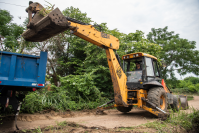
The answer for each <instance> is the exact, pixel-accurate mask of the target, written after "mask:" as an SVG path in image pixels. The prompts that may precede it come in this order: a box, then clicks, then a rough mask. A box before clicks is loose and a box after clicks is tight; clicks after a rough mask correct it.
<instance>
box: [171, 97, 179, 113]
mask: <svg viewBox="0 0 200 133" xmlns="http://www.w3.org/2000/svg"><path fill="white" fill-rule="evenodd" d="M171 108H172V110H173V111H179V110H180V109H181V101H180V98H179V97H177V96H176V95H173V104H171Z"/></svg>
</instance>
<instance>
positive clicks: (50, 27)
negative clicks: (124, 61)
mask: <svg viewBox="0 0 200 133" xmlns="http://www.w3.org/2000/svg"><path fill="white" fill-rule="evenodd" d="M32 4H34V3H32ZM35 5H37V6H38V3H37V4H35ZM29 6H31V5H29ZM29 9H34V8H29ZM29 12H31V11H29ZM29 15H30V14H29ZM30 20H31V21H30V22H29V27H28V29H27V30H26V31H25V32H24V33H23V34H22V36H23V37H24V39H25V40H27V41H32V42H41V41H45V40H47V39H48V38H51V37H53V36H55V35H57V34H59V33H62V32H63V31H65V30H71V33H72V34H74V35H76V36H78V37H80V38H82V39H84V40H86V41H88V42H90V43H92V44H94V45H97V46H99V47H101V48H104V49H105V51H106V56H107V61H108V65H109V70H110V74H111V78H112V82H113V89H114V95H115V103H116V104H117V105H123V106H125V107H127V106H128V104H127V87H126V81H127V77H126V75H125V73H124V72H123V70H122V68H121V66H120V64H119V62H118V60H117V58H116V56H115V53H114V50H117V49H119V39H118V38H116V37H114V36H112V35H109V34H105V33H103V32H99V31H98V30H96V29H95V28H94V27H93V26H92V25H83V24H79V23H75V22H72V21H69V20H67V17H65V16H64V15H63V14H62V13H61V12H60V10H59V9H58V8H56V9H55V10H53V11H52V12H50V13H49V14H47V15H46V16H41V14H39V11H37V12H36V13H35V16H34V17H33V19H30Z"/></svg>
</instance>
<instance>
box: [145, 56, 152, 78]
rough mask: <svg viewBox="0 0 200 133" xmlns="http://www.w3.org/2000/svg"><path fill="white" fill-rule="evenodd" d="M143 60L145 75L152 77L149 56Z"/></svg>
mask: <svg viewBox="0 0 200 133" xmlns="http://www.w3.org/2000/svg"><path fill="white" fill-rule="evenodd" d="M145 62H146V71H147V76H151V77H154V71H153V64H152V61H151V58H148V57H146V58H145Z"/></svg>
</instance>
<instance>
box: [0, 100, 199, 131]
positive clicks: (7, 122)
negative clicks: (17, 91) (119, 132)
mask: <svg viewBox="0 0 200 133" xmlns="http://www.w3.org/2000/svg"><path fill="white" fill-rule="evenodd" d="M189 106H192V107H194V108H199V96H194V100H191V101H189ZM185 111H186V112H189V110H185ZM105 113H106V114H105V115H96V110H85V111H77V112H71V111H66V112H55V111H47V112H45V113H44V114H39V113H38V114H20V115H19V117H18V127H19V128H20V129H34V128H38V127H40V128H44V127H47V126H50V125H54V126H55V125H57V123H59V122H63V121H66V122H67V123H76V124H78V125H82V126H84V127H87V130H88V131H90V130H92V128H93V127H95V128H101V129H105V130H106V129H113V128H115V127H133V126H138V125H141V124H144V123H147V122H152V121H155V120H157V118H156V117H154V116H153V115H152V114H150V113H149V112H147V111H144V110H142V109H138V108H134V109H132V111H131V112H130V113H127V114H124V113H121V112H118V111H117V110H114V109H113V110H107V111H105ZM13 120H14V117H13V116H8V117H4V118H3V125H0V131H5V132H8V131H13V130H15V126H14V121H13ZM69 128H70V129H71V128H73V127H71V126H69ZM81 129H84V130H85V129H86V128H83V127H82V128H81ZM71 130H73V129H71Z"/></svg>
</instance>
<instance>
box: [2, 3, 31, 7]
mask: <svg viewBox="0 0 200 133" xmlns="http://www.w3.org/2000/svg"><path fill="white" fill-rule="evenodd" d="M0 3H4V4H8V5H14V6H21V7H27V6H22V5H16V4H11V3H5V2H0Z"/></svg>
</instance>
